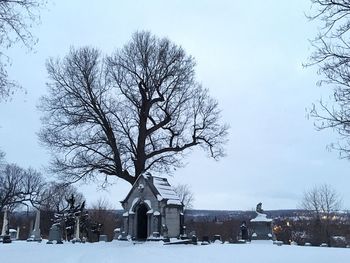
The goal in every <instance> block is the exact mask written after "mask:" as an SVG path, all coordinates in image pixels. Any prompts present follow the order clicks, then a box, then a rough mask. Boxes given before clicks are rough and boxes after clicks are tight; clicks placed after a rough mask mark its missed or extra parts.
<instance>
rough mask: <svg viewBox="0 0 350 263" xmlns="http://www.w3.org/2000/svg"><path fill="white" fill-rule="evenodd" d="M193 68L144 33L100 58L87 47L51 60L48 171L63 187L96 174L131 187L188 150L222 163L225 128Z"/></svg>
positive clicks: (46, 102) (175, 49)
mask: <svg viewBox="0 0 350 263" xmlns="http://www.w3.org/2000/svg"><path fill="white" fill-rule="evenodd" d="M194 68H195V61H194V59H193V57H191V56H188V55H186V53H185V51H184V50H183V49H182V48H181V47H179V46H177V45H175V44H173V43H172V42H171V41H169V40H168V39H166V38H161V39H160V38H157V37H155V36H153V35H151V34H150V33H149V32H137V33H135V34H134V35H133V37H132V40H131V41H130V42H129V43H128V44H126V45H125V46H124V48H122V49H120V50H117V51H116V52H115V53H114V54H113V55H111V56H107V57H106V59H103V58H101V54H100V52H99V51H98V50H96V49H93V48H88V47H85V48H80V49H77V50H75V49H72V50H71V51H70V53H69V54H68V55H67V56H66V57H65V58H64V59H63V60H60V59H57V60H55V59H50V60H49V61H48V62H47V70H48V73H49V76H50V78H51V82H50V83H49V85H48V87H49V95H47V96H45V97H43V98H42V101H41V107H40V108H41V110H42V111H43V113H44V117H43V121H42V122H43V128H42V130H41V133H40V139H41V141H42V142H43V143H44V144H45V145H46V146H47V147H48V148H49V149H51V151H52V153H53V156H54V160H53V165H52V168H53V171H54V172H56V173H59V174H61V175H62V176H64V177H65V178H66V179H67V180H69V181H78V180H80V179H87V178H94V177H95V176H96V174H103V175H104V176H105V178H106V179H107V178H108V176H117V177H119V178H122V179H124V180H126V181H127V182H129V183H130V184H133V183H134V182H135V180H136V179H137V177H138V176H139V175H140V174H141V173H142V172H145V171H148V170H150V171H158V172H171V171H172V169H173V168H176V167H181V166H182V165H183V162H182V160H183V158H184V155H185V154H186V153H188V152H189V150H190V149H192V148H194V147H201V148H202V149H204V150H206V151H207V152H208V153H209V155H210V156H211V157H213V158H215V159H218V158H219V157H221V156H223V155H224V150H223V146H224V144H225V142H226V140H227V130H228V127H227V125H224V124H222V123H221V122H220V110H219V109H218V103H217V101H215V100H214V99H213V98H211V97H210V96H209V94H208V90H206V89H204V88H202V87H201V85H199V84H198V83H197V82H196V80H195V69H194Z"/></svg>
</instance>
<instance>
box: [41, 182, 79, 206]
mask: <svg viewBox="0 0 350 263" xmlns="http://www.w3.org/2000/svg"><path fill="white" fill-rule="evenodd" d="M72 195H73V196H74V198H75V201H76V203H77V204H81V203H83V202H84V201H85V198H84V196H83V194H82V193H79V192H78V190H77V188H76V187H74V186H73V185H70V184H65V183H60V182H50V183H49V184H47V186H46V187H45V189H44V191H42V195H41V197H40V208H41V210H44V211H51V212H56V213H59V212H62V211H64V210H66V209H67V208H68V207H69V203H68V202H67V200H68V199H69V198H70V197H71V196H72Z"/></svg>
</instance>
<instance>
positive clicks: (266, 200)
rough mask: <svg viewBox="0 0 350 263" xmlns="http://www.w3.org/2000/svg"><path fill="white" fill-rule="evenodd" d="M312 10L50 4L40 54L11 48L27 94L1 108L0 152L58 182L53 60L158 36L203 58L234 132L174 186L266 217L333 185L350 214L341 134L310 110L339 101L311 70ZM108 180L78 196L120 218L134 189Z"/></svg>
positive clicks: (37, 31)
mask: <svg viewBox="0 0 350 263" xmlns="http://www.w3.org/2000/svg"><path fill="white" fill-rule="evenodd" d="M310 6H311V4H310V2H309V1H305V0H294V1H278V0H266V1H260V0H251V1H249V4H248V2H246V1H224V0H219V1H203V0H194V1H185V0H173V1H161V0H149V1H141V0H133V1H112V0H110V1H102V0H101V1H88V2H87V1H83V0H75V1H68V0H60V1H58V0H56V1H49V4H48V5H47V7H46V8H45V9H43V10H42V11H41V23H40V24H39V25H36V26H34V27H33V30H32V32H33V34H34V35H35V36H36V37H37V38H38V39H39V42H38V43H37V44H36V45H35V47H34V51H32V52H29V51H28V50H26V49H25V48H23V46H21V45H20V44H18V45H15V46H13V47H12V48H11V49H9V50H7V51H6V54H7V55H8V56H9V57H10V58H11V66H10V67H9V68H8V71H9V75H10V77H11V78H12V79H15V80H16V81H18V82H19V83H20V84H21V85H22V86H23V87H24V89H25V91H26V92H23V91H22V92H17V93H16V94H15V95H14V96H13V98H12V100H11V101H9V102H6V103H1V104H0V148H1V149H2V150H3V151H4V152H5V153H6V160H7V161H8V162H11V163H12V162H13V163H17V164H19V165H21V166H23V167H29V166H30V167H34V168H36V169H38V170H41V171H42V172H43V174H44V175H45V176H47V177H48V178H52V175H50V174H47V172H46V170H45V167H47V165H48V163H49V160H50V153H49V152H48V151H47V150H46V149H45V148H44V147H43V146H42V145H40V143H39V141H38V138H37V132H38V131H39V129H40V127H41V122H40V116H41V113H40V112H39V111H38V110H37V105H38V100H39V98H40V96H42V95H43V94H45V92H46V90H47V87H46V83H47V82H48V74H47V72H46V68H45V62H46V60H47V59H48V58H50V57H63V56H65V55H66V54H67V53H68V51H69V49H70V47H72V46H73V47H82V46H93V47H96V48H99V49H100V50H101V51H102V52H103V53H104V54H111V53H112V52H113V51H115V50H116V49H118V48H121V47H122V46H123V45H124V44H126V43H127V42H128V41H129V40H130V38H131V35H132V34H133V33H134V32H135V31H137V30H149V31H151V32H152V33H153V34H155V35H157V36H159V37H168V38H169V39H170V40H172V41H173V42H175V43H176V44H178V45H181V46H182V47H183V48H184V49H185V51H186V52H187V53H188V54H190V55H192V56H194V57H195V59H196V61H197V67H196V73H197V80H198V81H199V82H200V83H202V85H203V86H204V87H206V88H208V89H209V91H210V94H211V95H212V96H213V97H214V98H216V99H217V100H218V102H219V105H220V108H221V109H222V118H223V121H224V122H226V123H228V124H229V125H230V127H231V128H230V132H229V142H228V143H227V145H226V151H227V156H226V157H225V158H222V159H221V160H219V161H214V160H211V159H208V158H207V157H206V155H205V153H203V152H201V151H197V150H194V151H192V152H191V153H190V154H189V155H188V157H187V158H186V163H187V165H186V166H185V167H184V168H181V169H178V170H177V171H176V172H175V173H174V174H173V175H172V176H170V177H168V178H169V182H170V183H171V184H172V185H177V184H179V183H182V184H188V185H189V186H190V187H191V190H192V192H193V194H194V196H195V202H194V208H196V209H220V210H251V209H253V208H255V206H256V204H257V203H259V202H262V203H263V208H264V209H266V210H273V209H287V208H288V209H290V208H291V209H293V208H298V207H299V203H300V201H301V198H302V195H303V193H304V192H305V191H307V190H308V189H310V188H312V187H313V186H315V185H320V184H325V183H326V184H329V185H331V186H333V187H334V188H335V189H336V191H337V192H338V193H339V194H340V195H341V196H342V199H343V208H344V209H349V208H350V192H349V191H348V185H349V181H350V178H349V176H348V174H347V172H348V170H349V166H350V163H349V161H347V160H343V159H339V154H338V153H337V152H336V151H329V150H328V148H329V147H327V145H329V144H330V143H332V142H336V141H337V139H338V135H337V134H336V133H335V132H333V131H332V130H326V131H321V132H319V131H316V130H315V128H314V123H313V120H312V119H309V118H308V117H307V109H308V108H310V107H311V105H312V103H314V102H316V101H317V100H319V99H320V98H323V99H324V100H327V98H328V96H329V94H330V93H331V89H330V88H329V87H318V86H316V82H317V80H319V79H320V78H321V77H320V76H318V75H317V73H316V72H317V68H316V67H313V68H303V66H302V64H303V63H305V62H307V59H308V57H309V56H310V54H311V52H312V48H311V45H310V43H309V39H312V38H313V37H314V36H315V35H316V34H317V29H318V27H319V25H317V24H316V23H312V22H310V21H308V20H307V18H306V16H305V13H308V12H309V11H310ZM164 176H167V175H164ZM110 182H111V185H110V186H109V187H108V189H107V190H101V189H100V187H99V182H98V181H97V182H90V183H89V184H87V185H84V184H78V185H77V187H79V190H80V191H82V192H83V193H84V194H85V197H86V199H87V202H88V204H89V203H90V204H92V203H94V202H96V200H98V199H100V198H105V199H107V200H109V202H110V204H111V205H112V206H113V208H118V209H119V208H121V206H120V204H119V201H120V200H122V199H123V198H124V197H125V196H126V194H127V192H128V191H129V190H130V185H129V184H128V183H126V182H123V181H122V180H121V179H119V180H118V179H116V178H111V180H110Z"/></svg>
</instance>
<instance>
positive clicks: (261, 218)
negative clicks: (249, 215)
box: [250, 213, 272, 222]
mask: <svg viewBox="0 0 350 263" xmlns="http://www.w3.org/2000/svg"><path fill="white" fill-rule="evenodd" d="M257 214H258V215H257V216H256V217H255V218H253V219H251V220H250V222H272V219H271V218H267V216H266V215H265V214H261V213H257Z"/></svg>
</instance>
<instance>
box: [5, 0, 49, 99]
mask: <svg viewBox="0 0 350 263" xmlns="http://www.w3.org/2000/svg"><path fill="white" fill-rule="evenodd" d="M44 3H45V1H44V0H16V1H14V0H0V101H1V100H2V99H6V98H7V97H8V96H10V95H11V93H12V91H13V88H14V87H16V86H17V84H16V83H15V82H14V81H12V80H10V79H9V78H8V74H7V70H6V67H7V64H8V63H9V58H8V56H6V54H5V53H4V50H5V49H7V48H9V47H11V46H12V45H13V44H15V43H16V42H21V43H22V44H23V45H24V46H26V47H27V48H28V49H31V48H32V46H33V45H34V44H35V43H36V38H35V37H34V36H33V35H32V33H31V30H30V29H31V27H32V26H33V24H35V23H37V21H38V20H39V9H40V7H41V6H42V5H43V4H44Z"/></svg>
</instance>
